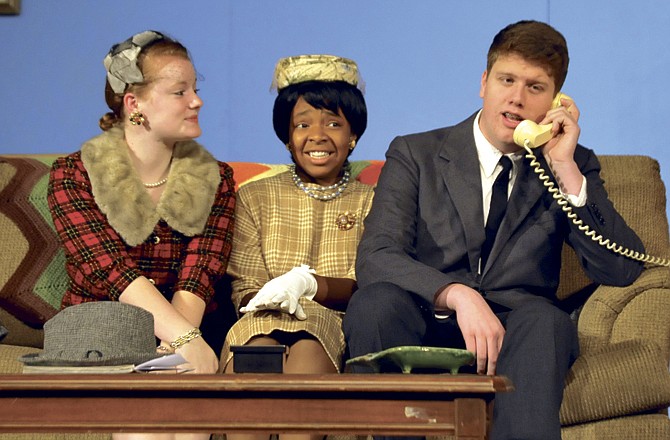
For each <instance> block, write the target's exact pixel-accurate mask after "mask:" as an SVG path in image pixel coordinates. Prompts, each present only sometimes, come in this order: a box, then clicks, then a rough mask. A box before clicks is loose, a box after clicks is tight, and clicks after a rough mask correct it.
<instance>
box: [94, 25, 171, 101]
mask: <svg viewBox="0 0 670 440" xmlns="http://www.w3.org/2000/svg"><path fill="white" fill-rule="evenodd" d="M164 38H166V37H165V35H163V34H161V33H160V32H155V31H144V32H140V33H139V34H135V35H133V36H132V37H130V38H128V39H127V40H126V41H124V42H123V43H119V44H115V45H114V46H112V48H111V49H110V50H109V53H108V54H107V56H106V57H105V59H104V60H103V64H104V65H105V69H107V80H108V81H109V85H110V86H111V87H112V90H114V93H117V94H119V95H120V94H122V93H123V92H124V91H125V90H126V86H127V85H128V84H135V83H139V82H142V81H143V80H144V77H143V76H142V72H140V69H139V67H137V56H138V55H139V54H140V52H141V51H142V49H144V47H145V46H147V45H148V44H150V43H153V42H154V41H156V40H162V39H164Z"/></svg>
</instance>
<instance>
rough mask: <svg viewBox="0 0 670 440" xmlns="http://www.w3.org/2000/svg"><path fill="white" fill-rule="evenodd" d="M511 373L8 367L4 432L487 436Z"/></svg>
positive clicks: (1, 390) (1, 391)
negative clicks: (108, 371)
mask: <svg viewBox="0 0 670 440" xmlns="http://www.w3.org/2000/svg"><path fill="white" fill-rule="evenodd" d="M512 389H513V387H512V385H511V383H510V382H509V380H508V379H506V378H505V377H502V376H477V375H467V374H462V375H450V374H444V375H442V374H439V375H432V374H430V375H429V374H378V375H372V374H370V375H367V374H340V375H335V374H332V375H283V374H237V375H211V376H210V375H165V374H162V375H161V374H158V375H157V374H120V375H82V374H77V375H35V374H26V375H3V376H0V432H212V433H225V432H246V433H254V432H255V433H321V434H359V435H365V434H386V435H445V434H450V435H454V436H455V437H456V438H457V439H484V438H485V437H486V430H487V423H488V420H489V419H490V414H491V407H492V405H491V402H492V399H493V398H494V394H495V393H496V392H505V391H510V390H512Z"/></svg>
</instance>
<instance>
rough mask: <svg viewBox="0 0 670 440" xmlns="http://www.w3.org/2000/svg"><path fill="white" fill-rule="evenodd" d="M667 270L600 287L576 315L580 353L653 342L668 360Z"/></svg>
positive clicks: (669, 281) (669, 297)
mask: <svg viewBox="0 0 670 440" xmlns="http://www.w3.org/2000/svg"><path fill="white" fill-rule="evenodd" d="M668 316H670V270H668V268H665V267H656V268H651V269H647V270H645V271H644V272H642V274H641V275H640V277H639V278H638V279H637V280H636V281H635V282H634V283H633V284H631V285H629V286H626V287H613V286H599V287H598V288H597V289H596V290H595V292H594V293H593V294H592V295H591V297H590V298H589V299H588V301H586V304H584V307H583V309H582V311H581V313H580V315H579V323H578V330H579V343H580V348H581V352H582V354H587V353H590V352H597V351H600V350H603V349H605V348H606V347H607V346H609V345H610V344H615V343H617V342H622V341H626V340H632V339H637V340H641V341H652V342H655V343H656V344H657V345H658V347H660V350H661V352H662V355H663V358H664V359H665V360H666V365H667V363H668V361H669V360H670V320H669V319H668Z"/></svg>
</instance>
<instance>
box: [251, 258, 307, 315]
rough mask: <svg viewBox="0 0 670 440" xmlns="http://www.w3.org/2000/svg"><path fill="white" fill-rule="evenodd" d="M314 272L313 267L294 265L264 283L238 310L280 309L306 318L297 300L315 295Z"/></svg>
mask: <svg viewBox="0 0 670 440" xmlns="http://www.w3.org/2000/svg"><path fill="white" fill-rule="evenodd" d="M314 273H316V272H315V271H314V269H310V268H309V266H307V265H305V264H303V265H301V266H298V267H294V268H293V269H291V270H290V271H288V272H286V273H285V274H284V275H280V276H278V277H277V278H274V279H272V280H270V281H268V282H267V283H265V285H264V286H263V287H262V288H261V290H259V291H258V293H257V294H256V296H254V297H253V298H251V300H250V301H249V303H247V305H246V306H244V307H242V308H240V312H242V313H248V312H255V311H257V310H281V311H282V312H285V313H290V314H291V315H295V317H296V318H298V319H300V320H301V321H303V320H305V319H307V315H306V314H305V311H304V310H303V309H302V306H301V305H300V303H299V302H298V300H299V299H300V298H307V299H309V300H311V299H313V298H314V295H316V290H317V283H316V278H314V276H313V275H312V274H314Z"/></svg>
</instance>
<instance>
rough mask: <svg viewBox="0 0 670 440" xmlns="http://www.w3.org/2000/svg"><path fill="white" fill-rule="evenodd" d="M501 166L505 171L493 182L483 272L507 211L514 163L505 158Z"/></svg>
mask: <svg viewBox="0 0 670 440" xmlns="http://www.w3.org/2000/svg"><path fill="white" fill-rule="evenodd" d="M499 163H500V165H502V167H503V169H502V171H501V172H500V174H498V177H496V180H495V182H493V192H492V193H491V207H490V208H489V217H488V220H487V221H486V228H485V231H486V240H485V241H484V245H482V262H481V270H484V268H485V267H486V260H487V259H488V258H489V254H490V253H491V249H492V248H493V242H494V241H495V239H496V234H497V233H498V227H499V226H500V223H502V220H503V217H504V216H505V210H506V209H507V188H508V186H509V172H510V170H511V169H512V161H511V160H510V158H509V157H507V156H503V157H501V158H500V162H499Z"/></svg>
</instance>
